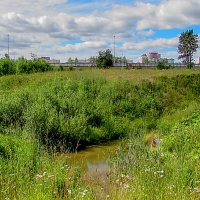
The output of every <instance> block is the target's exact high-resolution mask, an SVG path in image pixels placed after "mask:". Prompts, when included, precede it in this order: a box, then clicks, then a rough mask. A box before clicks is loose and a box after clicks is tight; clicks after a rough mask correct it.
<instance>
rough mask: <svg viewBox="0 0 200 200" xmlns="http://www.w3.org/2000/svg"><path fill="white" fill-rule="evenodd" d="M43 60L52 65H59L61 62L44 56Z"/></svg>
mask: <svg viewBox="0 0 200 200" xmlns="http://www.w3.org/2000/svg"><path fill="white" fill-rule="evenodd" d="M40 59H41V60H45V61H46V62H48V63H50V64H59V63H60V60H56V59H51V58H50V57H48V56H43V57H41V58H40Z"/></svg>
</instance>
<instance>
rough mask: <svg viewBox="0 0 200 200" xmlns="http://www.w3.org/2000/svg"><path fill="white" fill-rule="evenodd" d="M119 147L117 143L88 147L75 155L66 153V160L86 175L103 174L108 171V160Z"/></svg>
mask: <svg viewBox="0 0 200 200" xmlns="http://www.w3.org/2000/svg"><path fill="white" fill-rule="evenodd" d="M118 145H119V141H115V142H111V143H109V144H106V145H101V146H100V145H98V146H97V145H94V146H89V147H87V148H86V149H85V150H83V151H80V152H77V153H67V154H66V156H67V159H68V161H69V163H70V164H71V165H73V166H79V167H81V168H82V169H84V170H85V171H86V172H87V173H89V174H93V173H100V174H101V173H103V172H106V171H108V168H109V167H108V162H107V160H108V158H109V156H110V154H111V153H112V152H114V151H115V150H116V149H117V147H118Z"/></svg>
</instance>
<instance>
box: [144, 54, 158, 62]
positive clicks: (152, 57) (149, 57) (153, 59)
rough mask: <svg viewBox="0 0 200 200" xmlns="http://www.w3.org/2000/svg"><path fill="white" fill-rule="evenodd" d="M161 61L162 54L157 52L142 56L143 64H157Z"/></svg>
mask: <svg viewBox="0 0 200 200" xmlns="http://www.w3.org/2000/svg"><path fill="white" fill-rule="evenodd" d="M160 59H161V54H159V53H156V52H149V53H148V54H143V55H142V56H141V63H156V62H158V61H159V60H160Z"/></svg>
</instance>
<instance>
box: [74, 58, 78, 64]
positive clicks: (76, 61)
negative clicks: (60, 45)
mask: <svg viewBox="0 0 200 200" xmlns="http://www.w3.org/2000/svg"><path fill="white" fill-rule="evenodd" d="M74 62H75V66H77V64H78V58H75V60H74Z"/></svg>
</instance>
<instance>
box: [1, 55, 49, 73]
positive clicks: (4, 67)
mask: <svg viewBox="0 0 200 200" xmlns="http://www.w3.org/2000/svg"><path fill="white" fill-rule="evenodd" d="M50 70H52V68H51V66H50V65H49V64H48V63H47V62H45V61H44V60H39V59H34V60H27V59H25V58H24V57H21V58H18V59H17V60H16V61H14V60H12V59H10V58H2V59H0V75H7V74H20V73H27V74H28V73H33V72H45V71H50Z"/></svg>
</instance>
